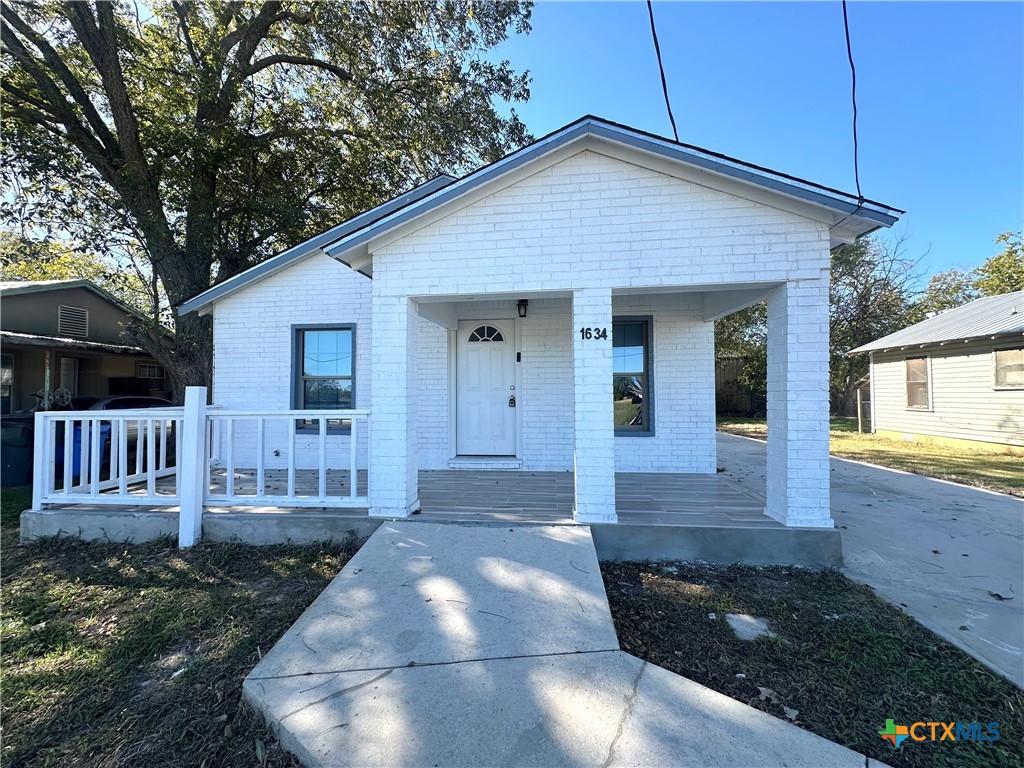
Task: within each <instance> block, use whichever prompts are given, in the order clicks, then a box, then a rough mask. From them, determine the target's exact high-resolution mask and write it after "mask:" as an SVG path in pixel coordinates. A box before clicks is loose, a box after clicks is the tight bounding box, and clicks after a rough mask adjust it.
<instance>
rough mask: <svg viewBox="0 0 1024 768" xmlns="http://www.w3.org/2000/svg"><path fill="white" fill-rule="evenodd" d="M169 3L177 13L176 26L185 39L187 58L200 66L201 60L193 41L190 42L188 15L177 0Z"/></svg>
mask: <svg viewBox="0 0 1024 768" xmlns="http://www.w3.org/2000/svg"><path fill="white" fill-rule="evenodd" d="M171 5H172V6H173V7H174V12H175V13H176V14H177V15H178V28H179V29H180V30H181V36H182V38H184V40H185V48H186V49H187V50H188V55H189V58H191V59H192V63H193V64H195V65H196V66H197V67H199V66H202V62H203V60H202V58H201V57H200V56H199V52H198V51H196V46H195V43H193V42H192V33H191V32H190V31H189V28H188V15H187V12H186V11H185V7H184V6H183V5H182V4H181V3H180V2H178V0H174V2H172V3H171Z"/></svg>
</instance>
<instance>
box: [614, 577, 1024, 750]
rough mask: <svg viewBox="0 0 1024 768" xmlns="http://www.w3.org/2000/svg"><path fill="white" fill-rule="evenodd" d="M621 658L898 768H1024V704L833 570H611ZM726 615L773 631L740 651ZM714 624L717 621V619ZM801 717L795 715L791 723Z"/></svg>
mask: <svg viewBox="0 0 1024 768" xmlns="http://www.w3.org/2000/svg"><path fill="white" fill-rule="evenodd" d="M601 571H602V574H603V576H604V582H605V587H606V589H607V591H608V598H609V601H610V603H611V608H612V616H613V617H614V619H615V627H616V630H617V631H618V635H619V641H620V642H621V644H622V648H623V650H626V651H628V652H629V653H632V654H634V655H636V656H639V657H640V658H643V659H646V660H647V661H650V662H651V663H653V664H657V665H658V666H661V667H664V668H666V669H669V670H672V671H673V672H676V673H678V674H680V675H683V676H685V677H688V678H690V679H691V680H694V681H696V682H698V683H701V684H702V685H706V686H708V687H709V688H713V689H714V690H716V691H720V692H721V693H724V694H727V695H729V696H732V697H733V698H735V699H739V700H740V701H743V702H746V703H749V704H751V705H752V706H754V707H757V708H758V709H761V710H763V711H765V712H768V713H769V714H771V715H774V716H776V717H779V718H783V719H785V718H786V717H787V708H788V709H789V713H788V714H789V715H791V717H790V719H791V720H793V721H794V722H796V724H797V725H799V726H801V727H802V728H806V729H807V730H810V731H813V732H814V733H817V734H819V735H820V736H824V737H825V738H827V739H831V740H832V741H835V742H838V743H839V744H842V745H844V746H846V747H849V748H850V749H853V750H855V751H857V752H860V753H862V754H866V755H868V756H869V757H874V758H876V759H878V760H881V761H883V762H886V763H888V764H890V765H893V766H896V768H924V767H925V766H977V767H978V768H981V767H982V766H985V767H986V768H988V767H990V766H1020V765H1024V741H1022V737H1024V693H1022V692H1021V691H1020V690H1019V689H1017V688H1016V687H1014V686H1013V685H1012V684H1011V683H1008V682H1006V681H1005V680H1003V679H1002V678H1000V677H998V676H996V675H995V674H993V673H992V672H990V671H989V670H988V669H986V668H985V667H983V666H982V665H981V664H979V663H978V662H976V661H974V660H973V659H972V658H970V657H969V656H967V655H966V654H965V653H963V652H962V651H960V650H959V649H958V648H956V647H954V646H952V645H950V644H948V643H946V642H944V641H943V640H941V639H940V638H939V637H938V636H936V635H934V634H932V633H931V632H930V631H929V630H927V629H925V628H924V627H922V626H921V625H920V624H918V623H917V622H916V621H914V620H913V619H911V618H910V617H909V616H907V615H905V614H904V613H903V612H901V611H900V610H899V609H898V608H895V607H894V606H892V605H890V604H889V603H887V602H885V601H884V600H882V599H881V598H878V597H876V596H875V595H874V593H873V592H872V590H871V588H870V587H866V586H862V585H858V584H854V583H853V582H851V581H849V580H848V579H846V578H845V577H844V576H842V575H841V574H840V573H838V572H836V571H821V572H818V571H809V570H804V569H800V568H782V567H774V568H764V569H759V568H751V567H747V566H729V567H724V566H709V565H695V564H684V563H671V564H667V563H662V564H652V563H602V564H601ZM726 613H746V614H751V615H754V616H759V617H764V618H766V619H768V620H769V622H770V627H771V629H772V630H773V631H774V632H775V633H776V634H777V637H775V638H772V637H760V638H757V639H756V640H753V641H745V640H740V639H739V638H738V637H737V636H736V635H735V633H734V632H733V630H732V629H731V628H730V626H729V625H728V624H727V623H726V619H725V615H726ZM711 614H714V618H711V616H710V615H711ZM794 712H795V714H794ZM886 719H893V720H895V721H896V723H897V724H899V725H908V726H909V725H911V724H912V723H915V722H918V721H924V722H929V721H943V722H950V721H958V722H973V721H978V722H981V723H983V725H982V731H984V729H985V727H986V726H987V724H988V723H990V722H998V723H999V724H1000V727H999V732H1000V734H1001V736H1002V738H1001V739H1000V740H999V741H996V742H974V741H959V742H951V741H940V742H935V743H933V742H931V741H924V742H915V741H911V740H909V739H908V740H907V741H905V742H904V743H903V745H902V746H901V747H900V748H899V749H898V750H897V749H894V748H893V746H892V745H891V744H890V743H889V742H886V741H883V740H882V739H881V737H880V736H879V735H878V731H879V730H881V729H883V728H884V727H885V721H886Z"/></svg>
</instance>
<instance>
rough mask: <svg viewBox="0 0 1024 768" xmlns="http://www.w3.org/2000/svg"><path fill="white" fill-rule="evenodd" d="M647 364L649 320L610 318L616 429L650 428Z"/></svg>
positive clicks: (649, 380)
mask: <svg viewBox="0 0 1024 768" xmlns="http://www.w3.org/2000/svg"><path fill="white" fill-rule="evenodd" d="M650 366H651V345H650V321H649V320H633V319H628V320H627V319H625V318H622V319H619V320H614V321H613V322H612V399H613V400H614V408H615V430H616V431H619V432H650V431H652V427H653V424H652V423H651V378H650Z"/></svg>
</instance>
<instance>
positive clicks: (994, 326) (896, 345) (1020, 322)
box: [848, 291, 1024, 355]
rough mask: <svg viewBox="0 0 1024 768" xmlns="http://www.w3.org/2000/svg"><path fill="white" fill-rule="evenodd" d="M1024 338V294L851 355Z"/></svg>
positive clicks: (995, 299)
mask: <svg viewBox="0 0 1024 768" xmlns="http://www.w3.org/2000/svg"><path fill="white" fill-rule="evenodd" d="M1014 334H1024V291H1016V292H1014V293H1003V294H1000V295H999V296H986V297H984V298H982V299H976V300H975V301H972V302H971V303H970V304H964V305H963V306H962V307H957V308H956V309H950V310H947V311H945V312H942V313H941V314H938V315H935V317H930V318H928V319H927V320H922V321H921V322H920V323H915V324H914V325H911V326H910V327H908V328H904V329H903V330H902V331H896V333H890V334H889V335H888V336H883V337H882V338H880V339H878V340H877V341H872V342H871V343H870V344H864V345H862V346H860V347H857V348H856V349H852V350H850V352H849V353H848V354H851V355H854V354H857V353H860V352H879V351H881V350H885V349H901V348H905V347H918V346H924V345H927V344H941V343H943V342H949V341H966V340H968V339H982V338H985V337H998V336H1012V335H1014Z"/></svg>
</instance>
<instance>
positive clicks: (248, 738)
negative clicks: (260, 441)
mask: <svg viewBox="0 0 1024 768" xmlns="http://www.w3.org/2000/svg"><path fill="white" fill-rule="evenodd" d="M2 501H3V515H2V523H3V533H2V536H3V542H2V544H3V551H2V559H0V565H2V568H3V584H4V589H3V598H2V599H3V602H2V607H3V622H2V625H0V639H2V642H3V668H2V671H0V681H2V686H3V702H2V706H3V723H4V725H3V736H4V738H3V748H2V762H3V764H4V765H5V766H10V767H11V768H15V767H16V766H29V765H31V766H40V767H47V766H83V767H85V766H88V767H89V768H105V767H106V766H126V765H145V766H147V768H158V767H161V766H167V768H170V767H171V766H174V767H175V768H177V767H178V766H208V767H209V768H214V767H217V768H219V767H220V766H226V767H228V768H232V767H234V766H238V767H239V768H240V767H241V766H291V765H297V763H296V762H295V761H294V759H293V758H292V757H291V756H290V755H288V754H287V753H285V752H284V751H283V750H281V749H280V748H279V747H278V746H277V745H276V743H275V742H274V739H273V737H272V735H271V734H270V732H269V730H268V729H267V728H266V726H265V725H264V724H263V722H262V720H260V719H259V718H258V717H257V716H256V715H255V714H254V713H253V712H252V711H251V710H250V709H249V708H248V707H246V706H244V705H243V704H242V703H241V701H240V692H241V683H242V680H243V679H244V677H245V675H246V674H248V672H249V671H250V670H251V669H252V667H253V666H254V665H255V663H256V662H257V661H258V659H259V657H260V654H261V652H264V651H266V650H268V649H269V648H270V647H271V646H272V645H273V644H274V643H275V642H276V640H277V639H278V638H279V637H280V636H281V634H283V633H284V631H285V630H286V629H287V628H288V627H289V626H290V625H291V624H292V623H293V622H294V621H295V619H297V618H298V616H299V615H300V614H301V613H302V611H303V610H304V609H305V608H306V606H307V605H308V604H309V603H310V602H311V601H312V600H313V598H315V597H316V596H317V595H318V594H319V593H320V592H321V591H322V590H323V588H324V587H325V586H326V585H327V583H328V582H329V581H330V579H331V578H333V577H334V576H335V575H336V574H337V573H338V571H339V570H340V569H341V567H342V566H343V565H344V564H345V562H347V560H348V558H349V557H351V555H352V553H353V548H352V547H350V546H342V545H333V546H319V547H290V546H276V547H243V546H235V545H224V544H217V545H201V546H197V547H193V548H191V549H188V550H179V549H177V548H176V547H175V546H174V542H172V541H163V542H157V543H153V544H145V545H123V544H99V543H84V542H80V541H74V540H68V539H49V540H44V541H40V542H37V543H34V544H31V545H28V546H19V545H18V544H17V528H16V527H15V526H16V525H17V514H18V512H20V510H21V509H23V508H24V507H25V506H26V504H27V502H28V495H27V493H25V492H22V491H8V490H6V489H5V490H4V492H3V500H2Z"/></svg>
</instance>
